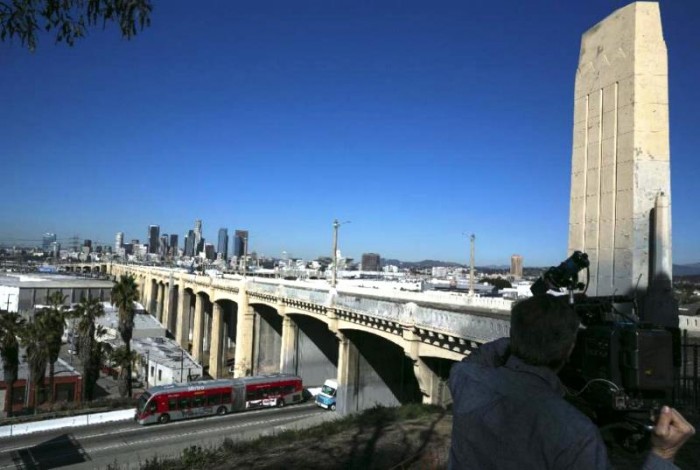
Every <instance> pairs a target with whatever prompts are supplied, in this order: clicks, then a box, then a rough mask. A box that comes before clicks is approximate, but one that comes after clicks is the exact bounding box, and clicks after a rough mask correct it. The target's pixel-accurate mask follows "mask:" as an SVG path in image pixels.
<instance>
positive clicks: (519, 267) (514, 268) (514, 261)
mask: <svg viewBox="0 0 700 470" xmlns="http://www.w3.org/2000/svg"><path fill="white" fill-rule="evenodd" d="M510 275H511V276H513V277H515V278H520V277H523V257H522V256H520V255H513V256H511V257H510Z"/></svg>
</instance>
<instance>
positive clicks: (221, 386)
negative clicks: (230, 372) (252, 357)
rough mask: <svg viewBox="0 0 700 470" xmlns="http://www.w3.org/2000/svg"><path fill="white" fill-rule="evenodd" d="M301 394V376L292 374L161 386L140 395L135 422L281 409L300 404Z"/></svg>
mask: <svg viewBox="0 0 700 470" xmlns="http://www.w3.org/2000/svg"><path fill="white" fill-rule="evenodd" d="M302 392H303V386H302V383H301V377H297V376H296V375H291V374H275V375H260V376H255V377H241V378H238V379H222V380H203V381H199V382H190V383H182V384H171V385H160V386H157V387H153V388H150V389H148V390H146V391H145V392H143V394H141V396H140V397H139V401H138V404H137V407H136V416H135V420H136V421H137V422H138V423H139V424H151V423H163V424H164V423H168V422H170V421H175V420H179V419H188V418H195V417H198V416H210V415H214V414H217V415H225V414H226V413H231V412H235V411H243V410H249V409H252V408H263V407H272V406H279V407H282V406H284V405H289V404H292V403H300V402H301V401H302Z"/></svg>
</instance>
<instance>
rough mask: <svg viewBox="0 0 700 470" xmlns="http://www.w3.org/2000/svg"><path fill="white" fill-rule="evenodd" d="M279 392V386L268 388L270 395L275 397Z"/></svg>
mask: <svg viewBox="0 0 700 470" xmlns="http://www.w3.org/2000/svg"><path fill="white" fill-rule="evenodd" d="M279 394H280V388H279V387H271V388H270V395H271V396H273V397H276V396H278V395H279Z"/></svg>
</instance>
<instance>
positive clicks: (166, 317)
mask: <svg viewBox="0 0 700 470" xmlns="http://www.w3.org/2000/svg"><path fill="white" fill-rule="evenodd" d="M174 290H175V289H173V285H172V284H168V289H167V291H166V294H165V302H164V304H163V317H162V319H161V323H162V324H163V326H164V327H165V329H166V330H170V317H171V314H170V310H171V309H172V304H173V294H174Z"/></svg>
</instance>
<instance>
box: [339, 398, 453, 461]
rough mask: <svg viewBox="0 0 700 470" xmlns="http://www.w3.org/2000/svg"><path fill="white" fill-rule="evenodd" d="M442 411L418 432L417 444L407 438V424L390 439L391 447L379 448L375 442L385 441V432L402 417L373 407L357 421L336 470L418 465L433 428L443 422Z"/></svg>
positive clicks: (395, 411) (392, 411)
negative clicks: (416, 463) (354, 430)
mask: <svg viewBox="0 0 700 470" xmlns="http://www.w3.org/2000/svg"><path fill="white" fill-rule="evenodd" d="M444 416H445V411H444V410H442V411H441V412H440V413H439V414H438V415H437V416H436V417H435V418H434V419H432V420H431V422H430V425H429V427H428V429H426V430H423V431H421V432H420V439H419V444H418V445H417V446H416V443H415V439H413V440H412V439H410V437H409V429H408V428H409V427H410V424H408V425H406V426H401V430H400V433H399V434H398V435H396V436H394V439H395V442H393V443H392V444H393V445H387V444H386V443H382V444H379V440H380V439H381V438H382V437H385V434H386V432H387V430H388V428H389V427H390V426H392V425H394V424H397V423H399V422H404V421H405V417H400V416H399V414H398V413H397V410H396V409H392V408H383V407H376V408H373V409H372V410H371V411H370V412H369V413H364V414H363V415H361V417H360V418H359V419H360V421H359V423H358V424H359V426H358V430H357V432H356V433H355V434H354V435H353V437H352V439H351V443H350V444H351V446H350V447H351V448H350V451H349V453H348V455H347V457H346V458H345V459H344V460H342V461H340V462H338V466H337V467H336V468H344V469H370V468H393V467H395V466H396V465H397V462H399V464H398V465H399V466H398V467H396V468H403V467H404V466H405V465H410V464H411V463H413V462H416V461H418V460H419V459H420V458H421V456H422V455H423V453H424V452H425V450H426V449H427V447H428V445H429V443H430V441H431V438H432V437H433V433H434V429H435V426H437V424H438V423H439V422H440V421H441V420H442V419H443V417H444Z"/></svg>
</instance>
